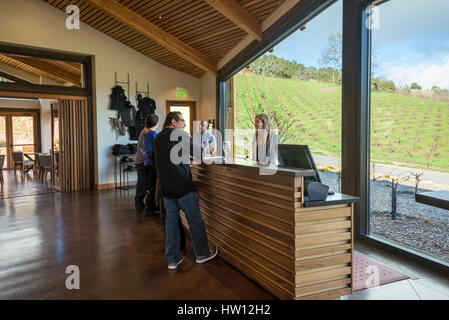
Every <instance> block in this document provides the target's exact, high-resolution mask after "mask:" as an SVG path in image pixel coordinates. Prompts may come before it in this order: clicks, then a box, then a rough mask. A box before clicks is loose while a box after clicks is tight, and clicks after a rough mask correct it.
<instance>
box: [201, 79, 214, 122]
mask: <svg viewBox="0 0 449 320" xmlns="http://www.w3.org/2000/svg"><path fill="white" fill-rule="evenodd" d="M216 79H217V78H216V77H215V76H214V75H212V74H210V73H206V74H205V75H204V76H202V77H201V79H200V85H201V91H200V92H201V98H200V103H199V105H200V108H199V109H200V110H199V120H209V119H215V121H217V117H216V105H217V96H216V92H217V89H216Z"/></svg>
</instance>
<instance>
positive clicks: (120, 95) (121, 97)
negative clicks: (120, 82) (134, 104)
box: [109, 86, 126, 111]
mask: <svg viewBox="0 0 449 320" xmlns="http://www.w3.org/2000/svg"><path fill="white" fill-rule="evenodd" d="M109 96H110V98H111V109H112V110H118V111H121V110H124V109H125V102H126V96H125V91H124V90H123V88H122V87H121V86H116V87H114V88H112V93H111V94H110V95H109Z"/></svg>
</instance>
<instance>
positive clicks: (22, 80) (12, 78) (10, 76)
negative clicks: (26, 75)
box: [0, 71, 31, 84]
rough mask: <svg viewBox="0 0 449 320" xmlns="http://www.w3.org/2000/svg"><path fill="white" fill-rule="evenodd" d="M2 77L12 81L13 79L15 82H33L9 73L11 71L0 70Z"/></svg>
mask: <svg viewBox="0 0 449 320" xmlns="http://www.w3.org/2000/svg"><path fill="white" fill-rule="evenodd" d="M0 77H2V78H6V79H8V80H11V81H13V82H15V83H21V84H31V82H29V81H26V80H24V79H21V78H18V77H16V76H13V75H12V74H9V73H7V72H3V71H0Z"/></svg>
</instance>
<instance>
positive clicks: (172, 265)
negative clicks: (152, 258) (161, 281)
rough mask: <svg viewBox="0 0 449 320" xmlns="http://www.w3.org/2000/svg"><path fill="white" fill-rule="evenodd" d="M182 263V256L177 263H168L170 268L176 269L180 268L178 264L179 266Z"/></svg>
mask: <svg viewBox="0 0 449 320" xmlns="http://www.w3.org/2000/svg"><path fill="white" fill-rule="evenodd" d="M181 263H182V258H181V260H179V261H178V262H177V263H170V264H169V265H168V268H169V269H170V270H176V269H178V266H179V265H180V264H181Z"/></svg>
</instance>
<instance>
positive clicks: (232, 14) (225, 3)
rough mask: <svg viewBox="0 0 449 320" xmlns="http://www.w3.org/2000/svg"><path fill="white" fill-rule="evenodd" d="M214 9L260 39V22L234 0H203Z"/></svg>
mask: <svg viewBox="0 0 449 320" xmlns="http://www.w3.org/2000/svg"><path fill="white" fill-rule="evenodd" d="M204 1H205V2H207V3H208V4H209V5H210V6H211V7H213V8H214V9H215V10H217V11H218V12H220V13H221V14H222V15H224V16H225V17H226V18H228V19H229V20H231V21H232V22H234V23H235V24H236V25H237V26H239V27H240V28H241V29H242V30H244V31H245V32H246V33H248V34H250V35H251V36H253V37H254V38H255V39H256V40H257V41H262V24H261V23H260V22H259V21H258V20H257V19H256V18H255V17H254V16H252V15H251V14H249V13H248V11H246V10H245V9H244V8H242V7H241V6H239V5H238V4H237V3H236V2H235V1H234V0H204Z"/></svg>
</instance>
